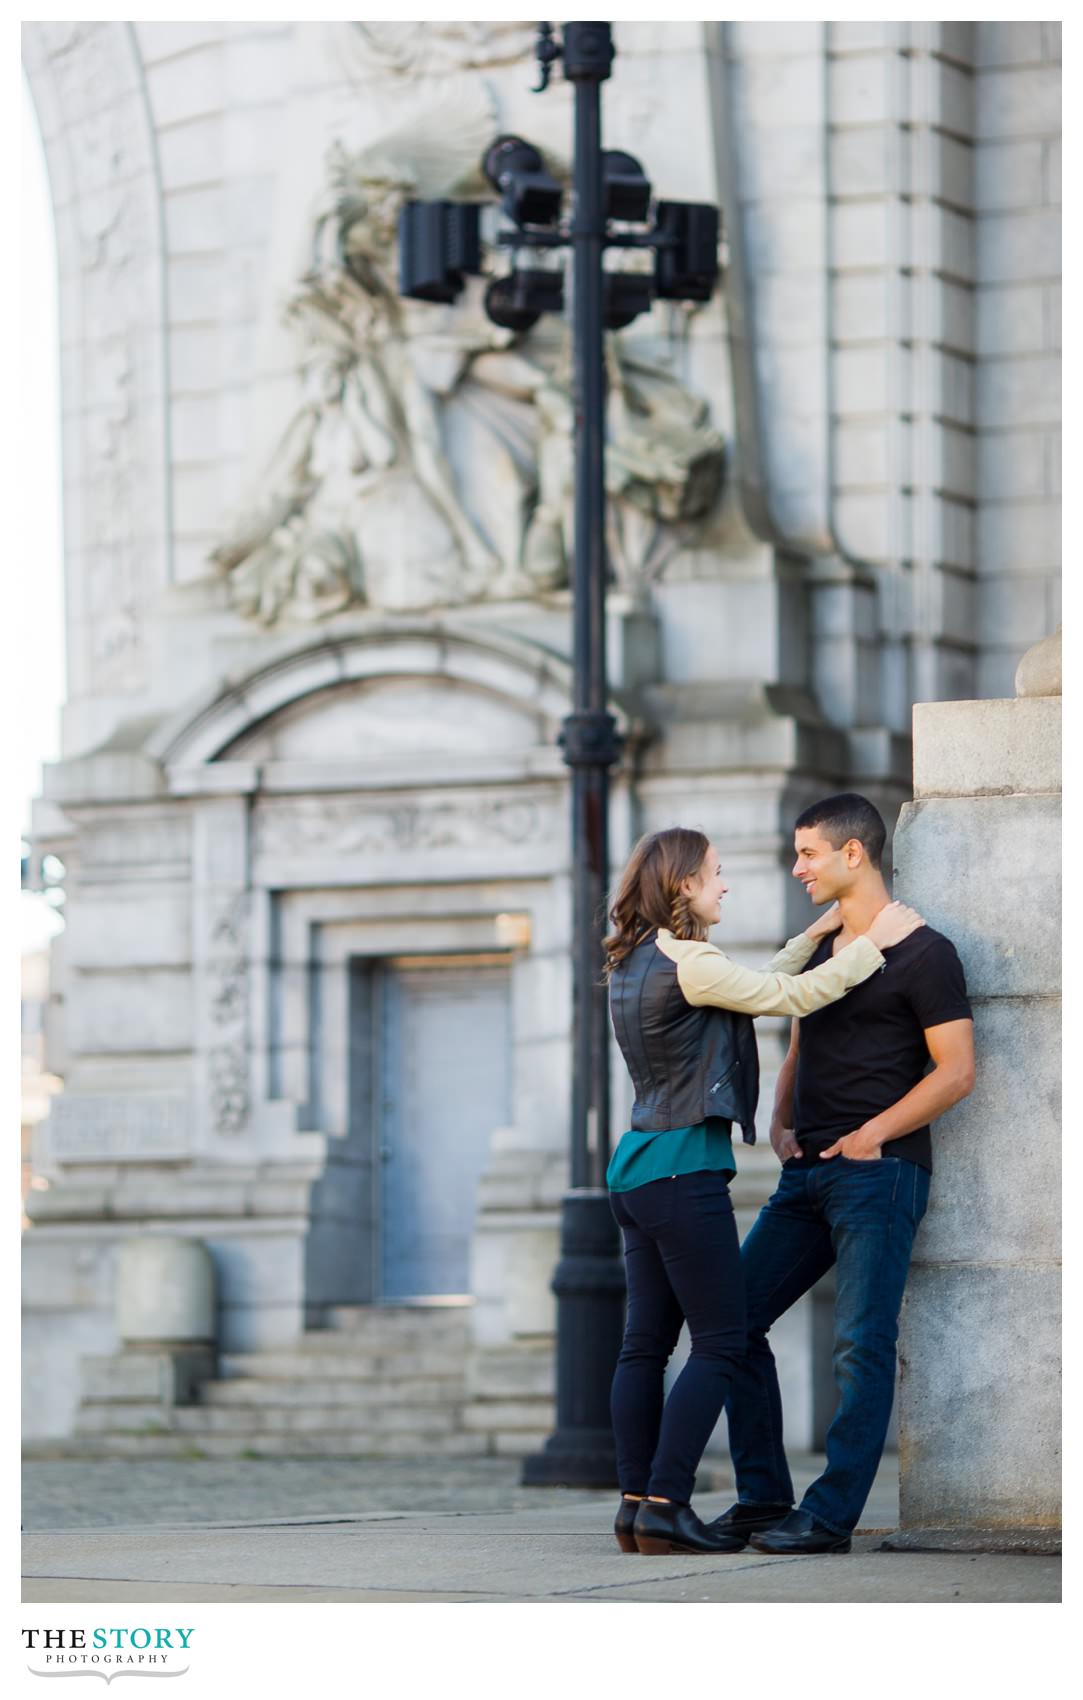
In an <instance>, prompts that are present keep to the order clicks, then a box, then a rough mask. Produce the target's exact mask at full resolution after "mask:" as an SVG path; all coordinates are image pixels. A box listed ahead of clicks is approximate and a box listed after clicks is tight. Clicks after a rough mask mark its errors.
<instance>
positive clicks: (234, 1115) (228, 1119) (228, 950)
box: [207, 892, 249, 1134]
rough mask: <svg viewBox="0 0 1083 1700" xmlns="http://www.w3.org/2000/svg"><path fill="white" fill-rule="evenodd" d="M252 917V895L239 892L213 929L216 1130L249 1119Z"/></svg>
mask: <svg viewBox="0 0 1083 1700" xmlns="http://www.w3.org/2000/svg"><path fill="white" fill-rule="evenodd" d="M247 916H248V897H247V894H246V893H245V892H238V893H236V894H235V895H234V896H233V897H232V898H231V899H230V900H229V902H228V903H227V904H226V906H225V907H224V908H223V909H222V910H221V911H220V913H219V914H218V916H217V918H216V919H215V920H214V922H213V924H212V927H211V935H210V953H209V958H208V964H207V988H208V990H207V995H208V1004H209V1010H208V1015H209V1023H210V1029H211V1036H212V1042H211V1044H210V1046H209V1049H208V1057H207V1060H208V1080H209V1089H210V1110H211V1126H212V1127H213V1128H214V1131H215V1132H216V1133H227V1134H234V1133H240V1132H241V1130H242V1129H243V1127H244V1125H245V1123H246V1121H247V1119H248V1110H249V1094H248V959H247V954H246V923H247Z"/></svg>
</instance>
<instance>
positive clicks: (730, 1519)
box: [707, 1501, 793, 1535]
mask: <svg viewBox="0 0 1083 1700" xmlns="http://www.w3.org/2000/svg"><path fill="white" fill-rule="evenodd" d="M792 1509H793V1508H792V1506H789V1505H742V1504H741V1503H740V1501H738V1503H737V1504H736V1505H731V1506H730V1508H729V1510H728V1511H723V1513H722V1515H721V1517H716V1518H715V1520H714V1522H713V1523H708V1525H707V1527H708V1528H709V1529H722V1530H724V1531H725V1532H726V1533H727V1534H730V1535H753V1534H756V1533H757V1531H758V1530H760V1529H773V1528H775V1527H776V1526H777V1525H778V1524H779V1523H781V1522H782V1519H783V1518H784V1517H788V1516H789V1514H790V1512H791V1510H792Z"/></svg>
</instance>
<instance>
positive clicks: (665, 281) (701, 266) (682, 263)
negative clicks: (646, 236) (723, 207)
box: [654, 201, 718, 301]
mask: <svg viewBox="0 0 1083 1700" xmlns="http://www.w3.org/2000/svg"><path fill="white" fill-rule="evenodd" d="M655 216H656V220H657V224H656V229H657V234H658V235H659V236H660V237H661V238H662V241H661V242H660V243H659V245H658V248H657V250H656V257H655V267H654V292H655V294H656V295H657V296H658V297H659V299H660V300H663V301H709V300H710V299H711V296H712V294H713V293H714V286H715V283H716V282H717V280H718V208H717V207H712V206H706V205H704V204H703V203H702V202H700V201H659V202H658V205H657V207H656V209H655Z"/></svg>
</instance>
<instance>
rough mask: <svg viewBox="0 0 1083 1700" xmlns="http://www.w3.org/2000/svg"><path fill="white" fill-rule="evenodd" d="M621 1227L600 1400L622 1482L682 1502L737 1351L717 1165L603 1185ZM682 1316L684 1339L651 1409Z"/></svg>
mask: <svg viewBox="0 0 1083 1700" xmlns="http://www.w3.org/2000/svg"><path fill="white" fill-rule="evenodd" d="M609 1201H610V1204H611V1205H612V1208H613V1214H614V1216H615V1217H616V1219H617V1221H618V1223H619V1224H620V1227H621V1232H622V1234H623V1238H624V1265H625V1269H626V1271H627V1278H628V1316H627V1320H626V1322H625V1327H624V1344H623V1346H622V1347H621V1353H620V1357H619V1359H618V1360H617V1369H616V1374H615V1375H614V1377H613V1392H612V1396H611V1411H612V1416H613V1432H614V1435H615V1436H616V1442H617V1473H618V1476H619V1479H620V1485H621V1489H622V1490H623V1492H624V1493H638V1494H643V1493H652V1494H658V1495H659V1496H661V1497H662V1498H665V1499H672V1500H677V1501H679V1502H680V1503H682V1504H687V1502H688V1501H689V1500H690V1499H691V1497H692V1486H693V1483H694V1481H695V1478H696V1466H697V1464H698V1463H699V1461H700V1459H701V1458H702V1456H703V1449H704V1447H705V1446H706V1445H707V1442H708V1440H710V1438H711V1435H712V1433H713V1431H714V1428H715V1424H716V1423H717V1422H718V1419H719V1416H720V1415H721V1412H722V1406H723V1405H724V1403H725V1401H726V1397H727V1395H728V1393H729V1390H730V1384H731V1377H732V1375H733V1372H734V1369H735V1367H736V1366H737V1365H738V1364H739V1363H740V1360H741V1358H742V1356H743V1354H744V1350H745V1293H744V1281H743V1278H742V1275H741V1255H740V1247H739V1246H738V1243H737V1225H736V1223H735V1221H734V1219H733V1205H732V1204H731V1203H730V1196H729V1176H728V1174H725V1173H719V1172H715V1171H712V1170H707V1169H703V1170H700V1171H699V1172H698V1173H697V1174H694V1175H674V1176H672V1177H670V1178H668V1179H666V1180H660V1181H648V1182H647V1184H646V1185H645V1186H637V1187H633V1188H632V1189H631V1191H629V1192H613V1193H610V1195H609ZM685 1320H687V1322H688V1332H689V1335H690V1336H691V1341H692V1349H691V1351H690V1353H689V1355H688V1361H687V1362H686V1364H685V1365H684V1368H683V1369H682V1370H681V1373H680V1375H679V1376H678V1377H677V1380H676V1382H675V1383H674V1385H673V1387H672V1389H671V1390H670V1395H669V1398H668V1399H666V1400H665V1405H664V1409H663V1398H664V1394H663V1377H664V1375H665V1368H666V1364H667V1362H668V1361H669V1358H670V1356H671V1354H672V1352H673V1348H674V1346H675V1345H676V1344H677V1336H678V1335H679V1334H680V1331H681V1323H682V1322H684V1321H685Z"/></svg>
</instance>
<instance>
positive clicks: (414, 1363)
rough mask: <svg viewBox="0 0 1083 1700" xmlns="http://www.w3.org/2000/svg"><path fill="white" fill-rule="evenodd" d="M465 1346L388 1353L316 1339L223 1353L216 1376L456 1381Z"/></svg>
mask: <svg viewBox="0 0 1083 1700" xmlns="http://www.w3.org/2000/svg"><path fill="white" fill-rule="evenodd" d="M465 1358H466V1348H465V1347H464V1348H463V1349H462V1350H461V1351H460V1350H458V1349H457V1348H456V1349H454V1350H444V1349H433V1348H428V1349H419V1350H417V1351H413V1350H403V1351H400V1352H390V1351H388V1350H387V1348H386V1346H383V1345H381V1346H379V1347H376V1348H374V1349H373V1350H371V1351H366V1350H364V1349H362V1348H361V1347H355V1346H353V1345H351V1346H349V1347H348V1348H347V1347H345V1346H344V1347H343V1349H342V1350H339V1351H336V1350H334V1348H333V1347H329V1346H327V1345H326V1343H325V1342H323V1341H321V1343H320V1345H319V1346H318V1347H317V1346H308V1345H303V1346H296V1347H290V1348H288V1349H287V1348H283V1349H282V1350H278V1351H263V1352H223V1353H222V1355H221V1357H220V1358H219V1360H218V1378H219V1379H221V1380H233V1379H234V1378H236V1377H237V1376H260V1377H266V1378H268V1379H271V1380H282V1379H285V1378H291V1379H293V1378H296V1379H297V1380H298V1381H307V1380H308V1379H309V1378H310V1377H312V1378H314V1379H316V1380H321V1381H322V1380H336V1381H338V1380H344V1381H373V1380H382V1379H386V1378H387V1377H390V1376H394V1377H398V1378H400V1379H403V1380H417V1379H419V1378H420V1377H422V1376H423V1377H424V1378H425V1379H426V1380H436V1381H448V1380H451V1381H456V1380H457V1381H461V1380H462V1379H463V1375H464V1368H463V1366H464V1362H465Z"/></svg>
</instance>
